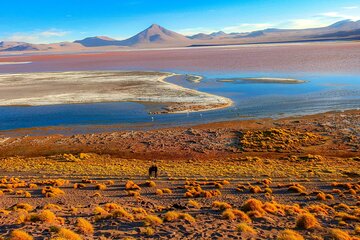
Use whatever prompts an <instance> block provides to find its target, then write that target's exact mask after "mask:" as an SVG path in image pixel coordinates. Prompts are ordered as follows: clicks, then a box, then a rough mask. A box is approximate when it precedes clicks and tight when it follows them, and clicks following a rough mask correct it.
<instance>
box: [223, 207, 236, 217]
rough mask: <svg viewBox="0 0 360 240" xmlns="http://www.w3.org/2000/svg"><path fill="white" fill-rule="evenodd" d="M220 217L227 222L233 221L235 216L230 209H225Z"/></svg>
mask: <svg viewBox="0 0 360 240" xmlns="http://www.w3.org/2000/svg"><path fill="white" fill-rule="evenodd" d="M221 215H222V217H223V218H224V219H228V220H234V219H235V218H236V216H235V214H234V213H233V211H232V210H231V209H230V208H229V209H226V210H225V211H224V212H223V213H222V214H221Z"/></svg>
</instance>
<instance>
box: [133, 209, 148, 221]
mask: <svg viewBox="0 0 360 240" xmlns="http://www.w3.org/2000/svg"><path fill="white" fill-rule="evenodd" d="M132 211H133V212H134V217H135V219H138V220H143V219H144V218H145V217H146V216H147V215H148V214H147V212H146V210H145V209H143V208H133V209H132Z"/></svg>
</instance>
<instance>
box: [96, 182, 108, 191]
mask: <svg viewBox="0 0 360 240" xmlns="http://www.w3.org/2000/svg"><path fill="white" fill-rule="evenodd" d="M95 188H96V189H97V190H106V188H107V187H106V185H105V184H103V183H99V184H97V185H96V187H95Z"/></svg>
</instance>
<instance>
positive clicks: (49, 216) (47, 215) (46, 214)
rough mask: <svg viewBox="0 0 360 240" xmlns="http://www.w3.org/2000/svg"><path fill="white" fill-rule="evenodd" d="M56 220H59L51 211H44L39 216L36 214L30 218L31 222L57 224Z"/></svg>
mask: <svg viewBox="0 0 360 240" xmlns="http://www.w3.org/2000/svg"><path fill="white" fill-rule="evenodd" d="M56 220H57V217H56V215H55V214H54V213H53V212H52V211H50V210H43V211H41V212H40V213H38V214H36V213H35V214H31V215H30V216H29V221H31V222H37V221H40V222H46V223H54V222H56Z"/></svg>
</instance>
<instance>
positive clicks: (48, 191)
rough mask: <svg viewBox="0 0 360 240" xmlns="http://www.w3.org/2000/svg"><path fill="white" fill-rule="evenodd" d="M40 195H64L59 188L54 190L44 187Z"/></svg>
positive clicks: (53, 188)
mask: <svg viewBox="0 0 360 240" xmlns="http://www.w3.org/2000/svg"><path fill="white" fill-rule="evenodd" d="M41 193H42V194H43V195H45V197H57V196H60V195H63V194H65V192H64V191H62V190H61V189H60V188H55V187H44V188H43V189H42V190H41Z"/></svg>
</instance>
